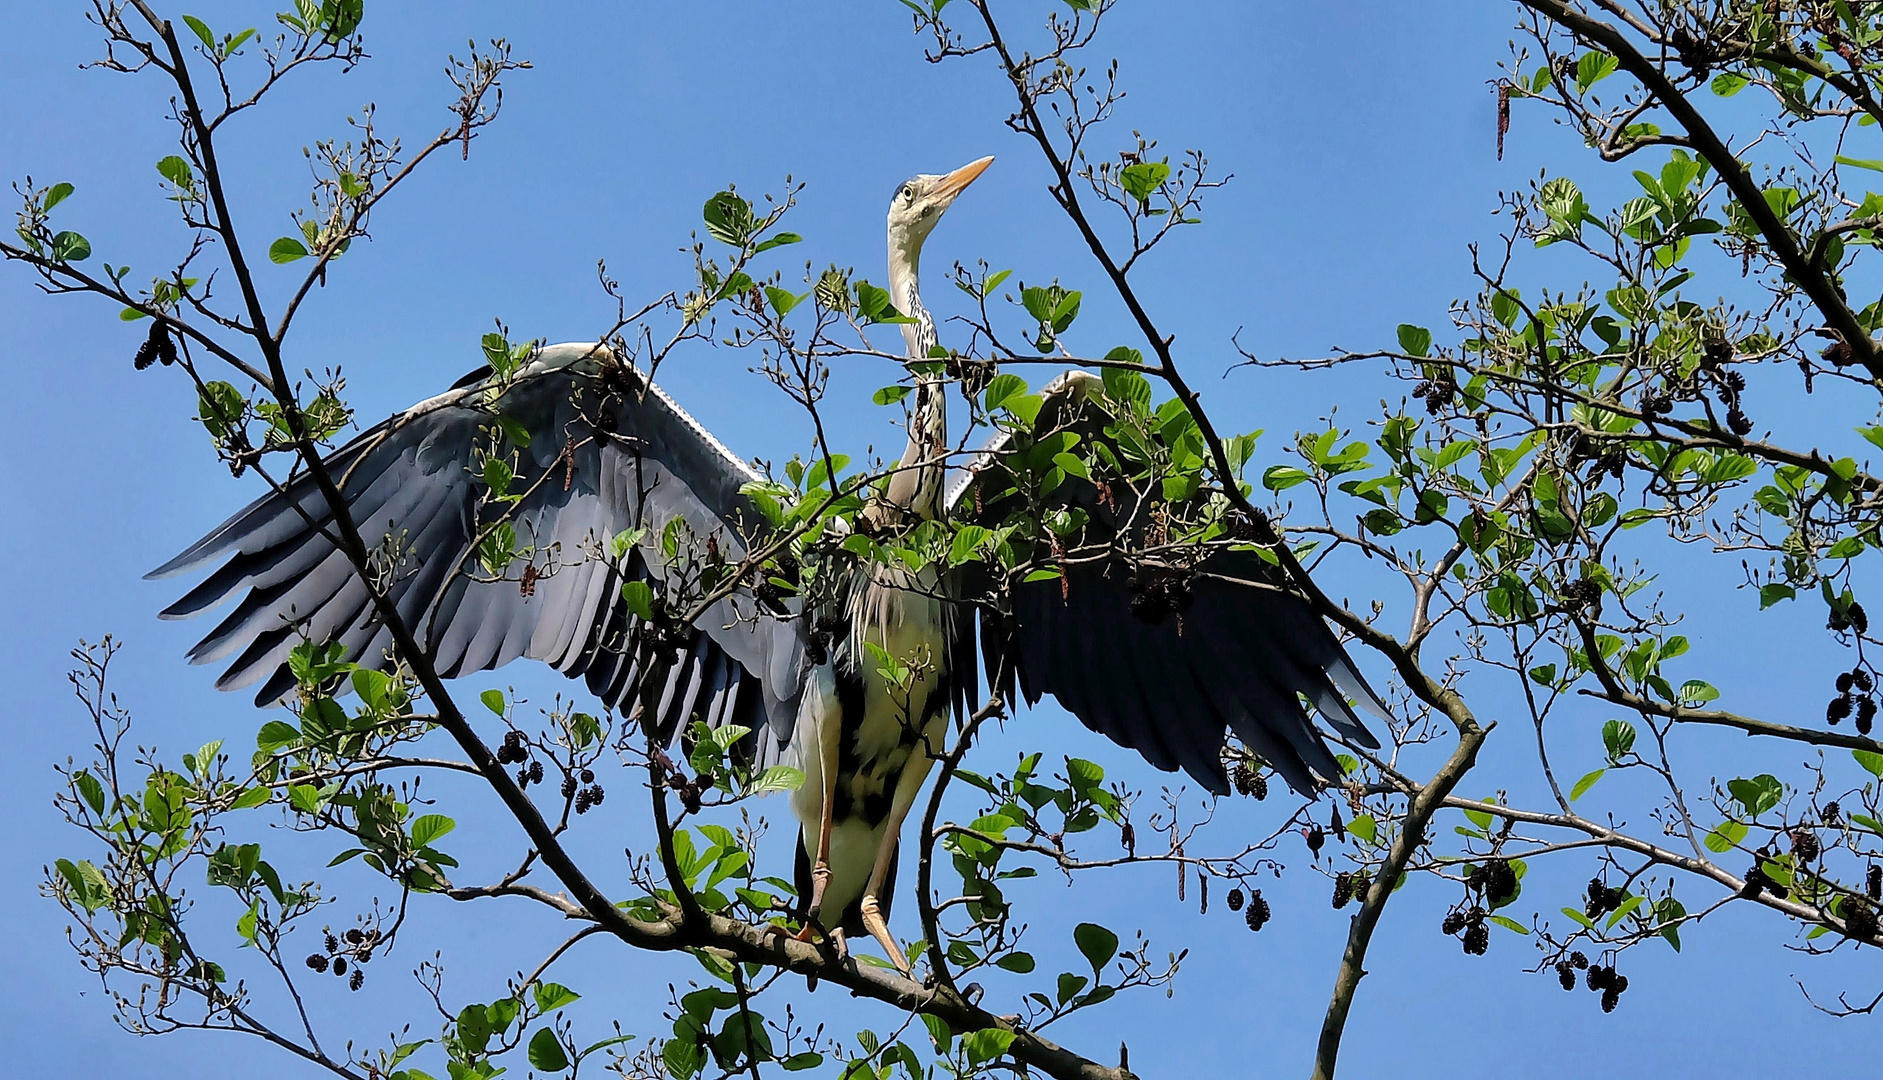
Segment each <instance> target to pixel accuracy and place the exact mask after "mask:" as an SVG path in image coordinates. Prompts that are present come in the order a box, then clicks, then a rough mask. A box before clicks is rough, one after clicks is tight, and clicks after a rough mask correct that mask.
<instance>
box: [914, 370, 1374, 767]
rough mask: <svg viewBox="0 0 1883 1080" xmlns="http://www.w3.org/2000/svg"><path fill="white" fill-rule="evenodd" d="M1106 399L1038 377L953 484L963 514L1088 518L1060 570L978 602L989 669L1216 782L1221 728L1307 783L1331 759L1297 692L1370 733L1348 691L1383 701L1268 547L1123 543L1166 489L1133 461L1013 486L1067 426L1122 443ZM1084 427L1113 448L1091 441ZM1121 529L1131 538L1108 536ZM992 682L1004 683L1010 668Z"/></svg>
mask: <svg viewBox="0 0 1883 1080" xmlns="http://www.w3.org/2000/svg"><path fill="white" fill-rule="evenodd" d="M1115 407H1117V403H1116V402H1110V403H1108V401H1107V399H1106V396H1105V391H1104V390H1103V389H1102V387H1101V384H1100V381H1099V380H1098V379H1097V378H1095V377H1093V376H1091V375H1089V374H1086V373H1083V372H1068V373H1067V374H1066V375H1064V376H1061V377H1060V378H1059V379H1056V380H1054V382H1053V383H1051V384H1050V385H1048V387H1047V388H1046V389H1045V391H1044V392H1043V394H1042V400H1041V402H1040V408H1039V411H1038V413H1037V419H1036V420H1034V421H1033V423H1032V424H1031V431H1030V432H1029V431H1027V430H1026V429H1025V428H1024V427H1022V428H1021V429H1020V430H1019V431H1010V432H1008V433H1005V434H1002V435H1001V436H999V437H998V438H996V439H995V440H994V441H993V442H992V443H991V444H989V446H988V447H987V448H986V449H985V450H984V451H982V453H981V454H980V455H979V456H978V457H977V458H976V460H975V461H974V463H973V464H972V465H971V466H970V468H969V470H968V471H967V472H966V474H965V475H964V476H962V477H961V478H960V479H959V480H958V481H957V483H956V485H955V487H954V488H953V489H952V490H951V491H950V493H949V502H950V505H951V506H952V507H953V508H954V512H955V515H956V517H957V519H958V520H961V521H965V522H972V523H978V524H980V525H983V526H985V527H988V528H998V527H1000V526H1001V525H1002V524H1004V523H1005V522H1006V521H1007V519H1008V518H1009V517H1010V516H1011V515H1013V514H1014V513H1015V512H1016V510H1018V509H1025V510H1026V511H1027V512H1028V513H1029V514H1040V513H1041V512H1042V510H1044V512H1045V514H1048V515H1050V514H1051V513H1053V512H1054V511H1056V510H1064V511H1069V512H1073V513H1074V514H1076V515H1078V516H1080V517H1082V518H1083V521H1082V523H1080V524H1077V525H1076V526H1074V529H1075V531H1074V533H1073V534H1072V535H1071V536H1070V537H1068V539H1067V541H1066V542H1065V544H1064V546H1065V547H1066V548H1067V549H1070V550H1071V551H1072V552H1073V557H1072V558H1070V559H1068V560H1067V562H1066V564H1065V566H1064V577H1063V579H1055V578H1048V579H1045V580H1037V581H1029V582H1024V583H1022V584H1020V585H1019V586H1017V588H1016V589H1015V592H1014V596H1013V603H1012V610H1011V612H1010V614H1009V615H1007V616H1005V617H1000V616H994V615H989V616H988V617H987V618H986V620H985V625H984V627H983V637H982V642H983V650H984V653H985V657H986V666H987V668H988V674H989V678H990V679H991V678H995V677H996V675H995V672H996V669H997V667H998V666H999V661H1000V660H1001V659H1003V658H1004V659H1005V660H1006V661H1007V671H1008V678H1009V679H1017V682H1018V686H1019V689H1020V691H1021V692H1022V693H1023V694H1024V695H1025V696H1026V699H1027V701H1028V702H1029V703H1034V702H1037V701H1038V700H1039V698H1040V696H1041V695H1042V694H1051V695H1053V696H1054V697H1055V698H1057V699H1058V700H1059V703H1060V704H1061V705H1064V706H1065V707H1066V709H1067V710H1069V711H1070V712H1071V713H1072V714H1073V715H1075V716H1077V717H1078V718H1079V719H1080V720H1081V721H1082V722H1083V723H1084V724H1085V725H1086V726H1087V727H1089V728H1091V729H1092V730H1094V731H1097V732H1100V733H1101V734H1104V735H1106V736H1107V737H1109V738H1111V739H1112V740H1113V741H1114V742H1117V743H1119V744H1120V745H1123V746H1127V747H1130V748H1131V749H1133V750H1136V751H1137V752H1138V753H1140V754H1142V755H1143V756H1144V758H1145V760H1147V761H1149V762H1150V763H1151V764H1152V765H1155V766H1157V767H1158V768H1160V769H1165V770H1175V769H1178V768H1181V769H1183V770H1184V771H1185V772H1187V773H1189V774H1190V775H1191V776H1192V777H1194V778H1195V779H1196V780H1197V782H1198V783H1200V784H1202V785H1203V786H1204V787H1206V788H1208V789H1209V790H1210V791H1213V792H1216V793H1218V794H1223V793H1226V792H1227V791H1228V790H1229V778H1228V775H1227V774H1226V772H1225V770H1224V767H1223V763H1222V758H1221V752H1222V749H1223V744H1224V739H1225V730H1228V731H1234V732H1235V733H1236V736H1237V737H1238V738H1239V739H1241V740H1242V742H1243V743H1244V744H1245V745H1246V746H1248V747H1249V748H1250V749H1251V750H1253V751H1255V752H1256V753H1258V754H1260V755H1261V756H1262V757H1263V759H1265V760H1266V761H1268V762H1269V763H1270V764H1271V765H1273V766H1274V767H1275V769H1276V771H1277V772H1279V773H1280V774H1281V776H1282V778H1283V779H1285V780H1286V781H1287V782H1288V784H1289V786H1291V787H1293V788H1294V789H1296V790H1297V791H1301V792H1311V791H1314V790H1316V789H1317V788H1318V787H1319V786H1320V783H1321V782H1324V781H1326V780H1331V779H1334V778H1336V777H1338V776H1339V775H1340V769H1339V766H1338V765H1337V764H1336V762H1335V761H1334V757H1333V755H1332V753H1330V752H1329V751H1328V749H1327V746H1326V744H1325V742H1324V741H1323V740H1322V738H1321V736H1320V734H1319V733H1318V732H1317V731H1316V730H1315V728H1314V725H1313V723H1312V722H1311V720H1310V718H1309V715H1308V713H1307V712H1306V711H1305V710H1304V709H1303V707H1302V704H1301V699H1302V698H1306V699H1307V701H1308V702H1310V703H1311V704H1312V706H1313V708H1314V710H1315V711H1316V712H1318V713H1319V714H1320V715H1321V716H1322V718H1323V719H1325V720H1326V721H1327V722H1328V723H1329V724H1330V725H1332V726H1333V727H1334V728H1335V729H1336V730H1337V731H1339V732H1340V733H1341V734H1342V735H1343V736H1345V737H1347V738H1350V739H1352V740H1354V741H1356V742H1358V743H1361V744H1362V745H1365V746H1369V747H1374V746H1377V745H1378V743H1377V741H1376V740H1375V739H1374V738H1373V736H1372V735H1371V734H1369V733H1368V732H1367V730H1366V728H1365V727H1364V726H1363V725H1362V724H1361V723H1360V719H1359V717H1358V716H1356V715H1355V713H1354V710H1353V707H1352V705H1351V704H1350V703H1349V699H1352V702H1354V703H1357V704H1359V705H1360V706H1361V707H1363V708H1365V709H1367V710H1368V711H1370V712H1374V713H1376V714H1377V715H1379V716H1381V717H1385V715H1386V710H1385V706H1384V705H1383V704H1381V703H1380V700H1379V698H1378V696H1377V695H1376V694H1374V693H1373V691H1372V690H1371V689H1370V688H1369V687H1368V686H1367V684H1366V681H1365V680H1364V679H1363V678H1361V676H1360V673H1359V670H1358V669H1357V668H1356V667H1355V666H1354V664H1353V661H1352V660H1351V659H1350V658H1349V657H1348V656H1347V654H1346V652H1345V651H1344V650H1343V649H1342V648H1341V646H1340V642H1339V641H1338V639H1336V638H1335V637H1334V634H1333V632H1332V631H1331V630H1329V629H1328V627H1327V624H1326V623H1325V622H1324V621H1322V619H1321V618H1320V617H1319V616H1318V615H1316V614H1315V613H1314V611H1313V610H1312V609H1311V608H1310V607H1309V606H1308V604H1307V602H1306V601H1304V600H1303V599H1302V598H1301V597H1300V596H1298V595H1297V594H1295V593H1294V592H1292V591H1290V590H1288V589H1287V588H1286V587H1285V583H1284V582H1283V581H1282V579H1281V577H1280V575H1279V574H1278V573H1277V572H1275V571H1274V570H1273V569H1272V568H1271V567H1270V566H1269V565H1268V563H1267V562H1265V561H1264V560H1263V559H1262V558H1261V557H1260V556H1259V555H1258V554H1256V553H1255V552H1253V551H1249V550H1236V548H1235V546H1234V545H1229V544H1222V543H1218V544H1216V545H1213V549H1212V550H1211V551H1210V553H1209V554H1208V555H1207V557H1204V558H1202V559H1201V560H1200V561H1193V562H1185V561H1184V559H1183V558H1182V556H1181V554H1180V553H1179V554H1177V555H1174V556H1172V557H1171V558H1167V559H1159V558H1155V557H1153V558H1151V559H1138V558H1128V557H1126V554H1125V552H1126V551H1127V550H1130V551H1134V552H1140V553H1141V552H1143V551H1144V550H1145V547H1146V538H1147V535H1148V531H1149V530H1151V529H1154V528H1156V527H1157V526H1156V525H1155V520H1154V519H1155V517H1156V515H1155V514H1154V513H1153V511H1154V510H1155V509H1156V507H1157V505H1158V503H1159V502H1160V501H1161V500H1162V493H1161V492H1150V493H1149V494H1148V495H1145V494H1141V493H1140V491H1139V490H1138V489H1139V488H1141V487H1143V485H1142V484H1137V485H1134V484H1133V483H1132V482H1131V481H1130V480H1129V478H1128V477H1127V476H1125V475H1124V473H1125V472H1128V471H1129V469H1128V468H1127V469H1118V470H1113V469H1109V468H1106V467H1104V466H1103V465H1102V464H1101V466H1100V467H1099V468H1098V469H1097V471H1093V472H1092V479H1086V478H1084V477H1081V476H1078V475H1064V476H1063V477H1061V476H1057V475H1055V476H1053V478H1052V479H1051V480H1050V481H1048V483H1049V484H1051V485H1052V486H1051V490H1050V493H1049V494H1047V495H1046V496H1044V497H1043V502H1044V504H1045V505H1044V506H1033V507H1024V506H1023V504H1022V503H1021V502H1020V501H1019V500H1022V499H1025V498H1029V497H1032V496H1029V495H1026V494H1023V492H1027V491H1038V490H1040V488H1041V487H1043V486H1045V485H1042V484H1041V483H1040V478H1041V475H1042V473H1043V472H1044V473H1051V472H1052V471H1053V470H1052V469H1051V463H1052V459H1053V457H1054V454H1055V453H1064V452H1065V449H1062V448H1061V447H1062V446H1063V445H1064V444H1065V439H1064V437H1063V434H1062V433H1071V434H1073V435H1076V436H1077V437H1078V438H1077V441H1076V442H1074V443H1072V444H1071V448H1072V449H1076V450H1077V451H1078V453H1077V454H1076V455H1075V456H1082V457H1084V458H1085V459H1086V460H1087V461H1092V460H1098V461H1100V462H1103V461H1105V460H1106V459H1109V460H1110V461H1112V462H1117V461H1123V460H1129V459H1130V456H1131V455H1129V454H1128V453H1127V452H1126V450H1125V448H1124V447H1121V445H1120V441H1121V440H1126V441H1128V440H1130V439H1132V438H1134V437H1136V436H1133V435H1132V434H1131V433H1130V432H1128V431H1124V430H1121V426H1120V425H1119V424H1117V423H1116V422H1115V421H1116V417H1115V416H1114V415H1113V413H1112V412H1111V411H1109V409H1111V408H1115ZM1055 438H1057V439H1059V440H1060V442H1059V443H1055V444H1053V445H1045V444H1046V443H1047V441H1048V440H1051V439H1055ZM1094 442H1099V443H1103V444H1104V445H1105V447H1106V451H1107V452H1106V453H1102V454H1098V455H1096V457H1095V455H1093V454H1092V453H1090V452H1089V451H1090V449H1091V444H1092V443H1094ZM1042 447H1043V449H1041V448H1042ZM1036 458H1038V459H1041V460H1033V459H1036ZM1072 471H1073V472H1074V473H1077V472H1079V471H1081V467H1079V466H1075V467H1074V468H1073V470H1072ZM1059 472H1060V473H1064V472H1065V470H1063V469H1062V470H1059ZM1029 473H1030V475H1028V474H1029ZM1023 476H1025V480H1024V482H1022V481H1021V478H1022V477H1023ZM1075 520H1076V519H1075ZM1121 535H1123V536H1128V537H1129V540H1130V542H1129V543H1119V539H1120V537H1121ZM1153 546H1155V545H1153ZM1001 689H1003V690H1006V691H1007V692H1008V693H1009V694H1011V690H1012V686H1011V684H1010V685H1009V686H1007V687H1002V688H1001ZM1317 777H1318V779H1317Z"/></svg>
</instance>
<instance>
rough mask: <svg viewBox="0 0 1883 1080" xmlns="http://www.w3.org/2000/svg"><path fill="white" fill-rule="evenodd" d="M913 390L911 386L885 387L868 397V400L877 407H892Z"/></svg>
mask: <svg viewBox="0 0 1883 1080" xmlns="http://www.w3.org/2000/svg"><path fill="white" fill-rule="evenodd" d="M914 389H915V387H913V386H885V387H883V388H882V389H881V390H878V391H876V393H874V394H872V395H870V400H871V401H873V402H875V403H876V404H878V405H894V404H896V403H897V402H899V401H901V400H902V399H903V398H906V397H908V396H909V392H910V391H911V390H914Z"/></svg>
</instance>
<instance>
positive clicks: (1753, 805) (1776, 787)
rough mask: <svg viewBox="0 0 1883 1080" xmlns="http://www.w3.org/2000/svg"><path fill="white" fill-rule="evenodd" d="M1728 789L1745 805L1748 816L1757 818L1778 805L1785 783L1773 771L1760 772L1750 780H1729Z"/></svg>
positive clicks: (1740, 803)
mask: <svg viewBox="0 0 1883 1080" xmlns="http://www.w3.org/2000/svg"><path fill="white" fill-rule="evenodd" d="M1726 790H1728V791H1730V792H1732V793H1733V798H1735V799H1737V800H1739V805H1740V806H1742V807H1745V810H1746V814H1747V815H1748V816H1750V817H1754V818H1756V817H1758V816H1759V815H1760V814H1763V813H1765V812H1766V811H1767V810H1770V809H1772V808H1773V807H1774V806H1777V805H1778V800H1779V799H1780V798H1782V797H1783V796H1784V794H1785V785H1784V784H1782V783H1780V782H1779V779H1778V777H1776V776H1773V775H1772V774H1771V773H1760V774H1759V775H1757V776H1755V777H1753V778H1752V779H1750V780H1747V779H1744V778H1741V779H1737V780H1729V781H1727V784H1726Z"/></svg>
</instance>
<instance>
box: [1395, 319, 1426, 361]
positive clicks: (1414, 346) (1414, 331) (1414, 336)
mask: <svg viewBox="0 0 1883 1080" xmlns="http://www.w3.org/2000/svg"><path fill="white" fill-rule="evenodd" d="M1399 347H1400V348H1401V349H1404V350H1405V351H1406V353H1407V354H1408V355H1411V356H1424V355H1425V354H1426V353H1428V352H1430V351H1431V350H1432V331H1430V330H1427V329H1426V328H1425V327H1423V326H1413V325H1412V324H1411V323H1400V324H1399Z"/></svg>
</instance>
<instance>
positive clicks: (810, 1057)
mask: <svg viewBox="0 0 1883 1080" xmlns="http://www.w3.org/2000/svg"><path fill="white" fill-rule="evenodd" d="M922 1019H924V1020H926V1019H928V1017H926V1016H924V1017H923V1018H922ZM823 1063H824V1055H822V1054H820V1053H818V1052H817V1051H815V1050H805V1051H803V1052H802V1053H797V1054H793V1055H791V1056H790V1057H788V1058H786V1059H784V1060H783V1061H781V1062H779V1063H778V1064H779V1065H780V1066H781V1067H783V1068H784V1070H785V1071H786V1072H803V1071H804V1070H806V1069H815V1068H817V1067H818V1066H819V1065H822V1064H823Z"/></svg>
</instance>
